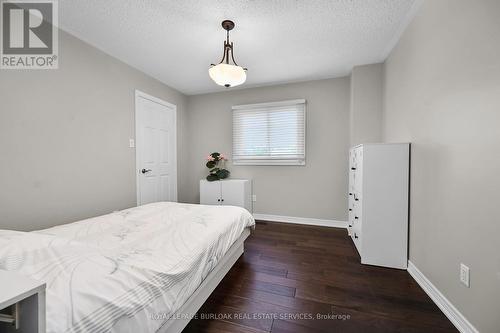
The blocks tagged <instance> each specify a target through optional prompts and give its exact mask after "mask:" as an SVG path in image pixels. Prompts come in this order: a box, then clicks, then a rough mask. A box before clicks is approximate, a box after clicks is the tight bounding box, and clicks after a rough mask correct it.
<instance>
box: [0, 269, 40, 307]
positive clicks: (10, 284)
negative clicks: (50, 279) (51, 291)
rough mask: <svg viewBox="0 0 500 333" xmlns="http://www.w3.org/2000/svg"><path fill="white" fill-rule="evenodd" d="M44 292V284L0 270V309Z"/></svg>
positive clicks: (15, 273) (12, 272)
mask: <svg viewBox="0 0 500 333" xmlns="http://www.w3.org/2000/svg"><path fill="white" fill-rule="evenodd" d="M44 290H45V282H42V281H37V280H34V279H31V278H29V277H26V276H24V275H21V274H19V273H17V272H14V271H5V270H1V269H0V309H5V308H6V307H8V306H10V305H12V304H15V303H17V302H19V301H21V300H23V299H25V298H27V297H29V296H31V295H34V294H36V293H39V292H42V291H44Z"/></svg>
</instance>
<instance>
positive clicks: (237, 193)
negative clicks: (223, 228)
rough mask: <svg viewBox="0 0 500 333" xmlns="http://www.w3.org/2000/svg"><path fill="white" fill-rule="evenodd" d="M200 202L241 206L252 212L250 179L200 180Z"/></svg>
mask: <svg viewBox="0 0 500 333" xmlns="http://www.w3.org/2000/svg"><path fill="white" fill-rule="evenodd" d="M200 204H202V205H226V206H238V207H243V208H245V209H246V210H248V211H249V212H250V213H252V181H251V180H249V179H223V180H217V181H213V182H209V181H207V180H205V179H202V180H200Z"/></svg>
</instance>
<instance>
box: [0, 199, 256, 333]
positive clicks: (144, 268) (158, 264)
mask: <svg viewBox="0 0 500 333" xmlns="http://www.w3.org/2000/svg"><path fill="white" fill-rule="evenodd" d="M254 223H255V222H254V220H253V218H252V216H251V214H250V213H249V212H248V211H246V210H244V209H242V208H238V207H222V206H202V205H188V204H178V203H169V202H162V203H154V204H149V205H145V206H140V207H136V208H131V209H127V210H123V211H120V212H115V213H112V214H108V215H104V216H100V217H96V218H92V219H88V220H83V221H80V222H75V223H71V224H67V225H62V226H58V227H54V228H50V229H45V230H41V231H35V232H16V231H8V230H0V269H6V270H15V271H19V272H20V273H21V274H23V275H27V276H30V277H32V278H35V279H38V280H43V281H45V282H46V283H47V332H49V333H51V332H93V333H94V332H154V331H156V330H157V329H158V328H159V327H160V326H161V325H162V324H163V323H164V322H165V321H166V320H167V319H168V316H169V315H171V314H173V313H174V312H175V311H177V310H178V309H179V308H180V307H181V306H182V304H184V302H185V301H186V300H187V299H188V298H189V296H190V295H191V294H192V293H193V292H194V291H195V290H196V288H197V287H198V286H199V285H200V283H201V282H202V281H203V279H204V278H205V277H206V276H207V275H208V273H209V272H210V271H211V270H212V268H213V267H214V266H215V265H216V264H217V262H218V261H219V259H221V258H222V257H223V256H224V254H225V253H226V252H227V250H228V249H229V248H230V247H231V245H232V244H233V243H234V242H235V241H236V240H237V239H238V238H239V236H240V235H241V233H242V232H243V230H244V229H245V228H247V227H251V226H253V225H254ZM1 287H2V288H5V287H6V286H1ZM7 287H8V286H7ZM132 316H134V320H128V318H130V317H132ZM152 317H154V318H152ZM158 318H162V319H161V320H158Z"/></svg>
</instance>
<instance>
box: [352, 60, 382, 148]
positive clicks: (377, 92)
mask: <svg viewBox="0 0 500 333" xmlns="http://www.w3.org/2000/svg"><path fill="white" fill-rule="evenodd" d="M383 70H384V67H383V64H371V65H363V66H356V67H354V68H353V69H352V73H351V106H350V124H351V126H350V142H351V146H356V145H358V144H361V143H373V142H381V141H382V104H383V93H382V90H383Z"/></svg>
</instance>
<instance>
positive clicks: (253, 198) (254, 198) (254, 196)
mask: <svg viewBox="0 0 500 333" xmlns="http://www.w3.org/2000/svg"><path fill="white" fill-rule="evenodd" d="M252 201H253V202H256V201H257V196H256V195H255V194H254V195H252Z"/></svg>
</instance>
